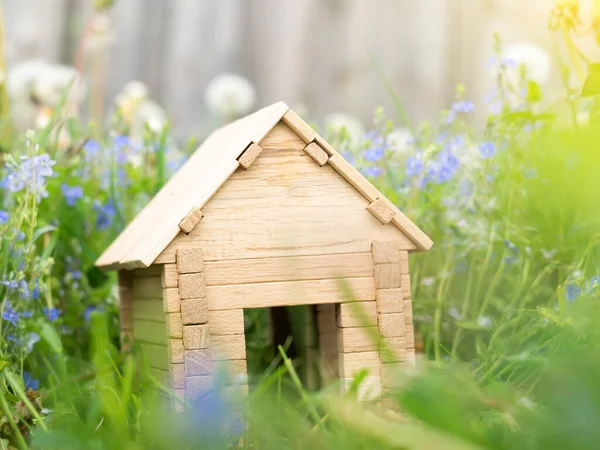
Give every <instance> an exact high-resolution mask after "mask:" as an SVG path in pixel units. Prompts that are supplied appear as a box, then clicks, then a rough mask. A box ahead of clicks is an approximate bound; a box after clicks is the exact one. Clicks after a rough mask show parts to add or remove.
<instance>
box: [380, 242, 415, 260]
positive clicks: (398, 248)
mask: <svg viewBox="0 0 600 450" xmlns="http://www.w3.org/2000/svg"><path fill="white" fill-rule="evenodd" d="M402 246H403V243H402V241H397V240H391V241H373V245H372V252H373V262H374V263H375V264H383V263H399V262H401V261H403V260H404V259H406V261H408V252H406V251H403V250H402Z"/></svg>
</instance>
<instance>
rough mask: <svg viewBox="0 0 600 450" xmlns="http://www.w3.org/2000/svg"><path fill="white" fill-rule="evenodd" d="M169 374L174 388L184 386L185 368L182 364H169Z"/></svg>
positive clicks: (182, 387)
mask: <svg viewBox="0 0 600 450" xmlns="http://www.w3.org/2000/svg"><path fill="white" fill-rule="evenodd" d="M169 373H170V374H171V386H172V387H173V388H175V389H184V388H185V369H184V365H183V364H171V365H170V366H169Z"/></svg>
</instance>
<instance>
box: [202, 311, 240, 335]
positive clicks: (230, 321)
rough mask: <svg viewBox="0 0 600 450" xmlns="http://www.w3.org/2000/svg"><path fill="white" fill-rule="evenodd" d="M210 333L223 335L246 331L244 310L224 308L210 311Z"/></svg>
mask: <svg viewBox="0 0 600 450" xmlns="http://www.w3.org/2000/svg"><path fill="white" fill-rule="evenodd" d="M208 328H209V330H210V334H211V335H214V336H223V335H229V334H243V333H244V310H243V309H224V310H217V311H209V312H208Z"/></svg>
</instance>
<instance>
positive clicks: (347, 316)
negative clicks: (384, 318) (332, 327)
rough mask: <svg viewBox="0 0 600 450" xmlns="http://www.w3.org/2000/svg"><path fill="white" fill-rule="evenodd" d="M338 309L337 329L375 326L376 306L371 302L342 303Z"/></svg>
mask: <svg viewBox="0 0 600 450" xmlns="http://www.w3.org/2000/svg"><path fill="white" fill-rule="evenodd" d="M338 308H339V311H338V314H337V324H338V326H339V327H342V328H354V327H364V326H373V325H376V324H377V306H376V304H375V302H373V301H369V302H352V303H342V304H341V305H339V307H338Z"/></svg>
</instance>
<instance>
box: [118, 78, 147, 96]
mask: <svg viewBox="0 0 600 450" xmlns="http://www.w3.org/2000/svg"><path fill="white" fill-rule="evenodd" d="M123 95H124V99H127V100H133V101H139V100H146V99H147V98H148V86H146V84H144V83H143V82H141V81H137V80H133V81H129V82H128V83H125V86H123Z"/></svg>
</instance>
